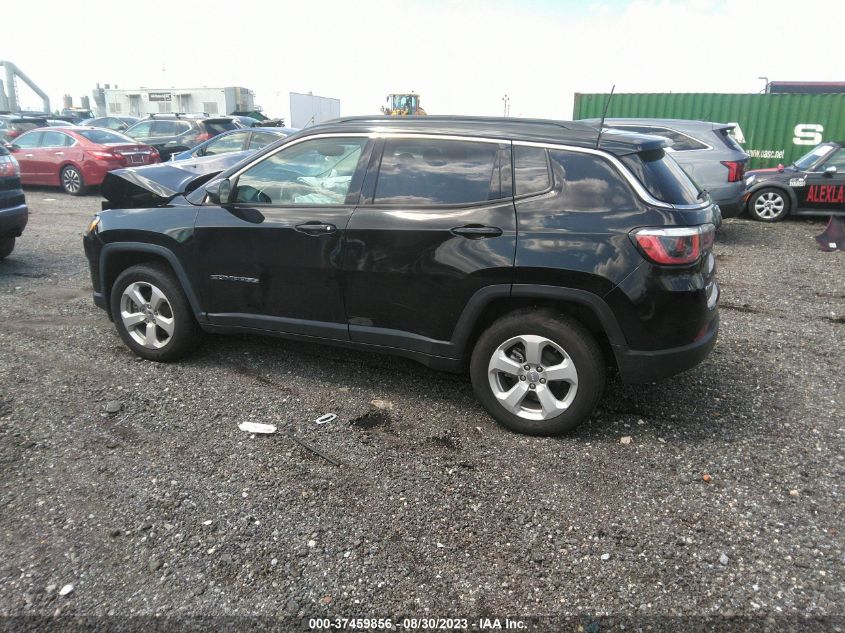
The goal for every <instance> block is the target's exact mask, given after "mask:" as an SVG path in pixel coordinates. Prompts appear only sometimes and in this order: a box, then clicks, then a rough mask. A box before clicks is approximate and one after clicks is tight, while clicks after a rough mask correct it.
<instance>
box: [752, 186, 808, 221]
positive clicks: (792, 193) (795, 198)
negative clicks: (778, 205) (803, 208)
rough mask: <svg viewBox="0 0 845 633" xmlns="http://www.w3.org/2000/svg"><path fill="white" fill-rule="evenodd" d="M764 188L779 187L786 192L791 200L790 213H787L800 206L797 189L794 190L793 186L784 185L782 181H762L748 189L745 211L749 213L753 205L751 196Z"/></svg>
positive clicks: (778, 188) (779, 189)
mask: <svg viewBox="0 0 845 633" xmlns="http://www.w3.org/2000/svg"><path fill="white" fill-rule="evenodd" d="M763 189H777V190H778V191H780V192H782V193H784V194H785V195H786V197H787V199H788V200H789V213H787V214H786V215H790V214H791V213H792V212H793V211H794V210H795V209H796V208H797V207H798V196H797V195H796V193H795V191H793V190H792V187H789V186H787V185H784V184H783V183H780V182H771V181H769V182H761V183H758V184H757V185H755V186H753V187H752V188H751V189H750V190H749V191H748V197H747V198H746V199H745V211H746V213H748V211H749V209H750V207H751V198H753V197H754V196H755V195H757V193H759V192H760V191H762V190H763Z"/></svg>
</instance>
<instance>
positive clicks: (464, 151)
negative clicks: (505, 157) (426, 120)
mask: <svg viewBox="0 0 845 633" xmlns="http://www.w3.org/2000/svg"><path fill="white" fill-rule="evenodd" d="M501 154H502V152H500V151H499V145H498V144H497V143H482V142H477V141H452V140H440V139H419V138H418V139H413V138H412V139H388V140H387V141H386V142H385V144H384V154H383V155H382V159H381V168H380V169H379V174H378V179H377V181H376V190H375V198H374V200H373V202H374V203H375V204H391V205H444V204H472V203H477V202H486V201H488V200H496V199H499V198H501V197H503V196H502V182H501V171H502V170H501V169H500V163H501V159H500V157H501ZM508 169H509V166H508Z"/></svg>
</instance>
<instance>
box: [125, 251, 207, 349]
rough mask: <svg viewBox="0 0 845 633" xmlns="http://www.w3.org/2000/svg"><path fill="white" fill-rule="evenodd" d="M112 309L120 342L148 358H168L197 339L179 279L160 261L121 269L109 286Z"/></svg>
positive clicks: (193, 322) (195, 328)
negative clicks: (112, 283) (110, 286)
mask: <svg viewBox="0 0 845 633" xmlns="http://www.w3.org/2000/svg"><path fill="white" fill-rule="evenodd" d="M110 301H111V313H112V317H113V318H114V324H115V326H116V327H117V331H118V334H120V338H122V339H123V342H124V343H126V345H127V346H128V347H129V348H130V349H131V350H132V351H133V352H135V353H136V354H137V355H138V356H141V357H142V358H146V359H147V360H155V361H171V360H176V359H177V358H180V357H182V356H184V355H185V354H186V353H188V352H189V351H190V350H191V349H193V347H194V346H195V345H196V343H197V339H198V336H199V327H198V325H197V322H196V321H195V320H194V315H193V313H192V312H191V307H190V304H189V303H188V300H187V298H186V297H185V293H184V292H183V291H182V287H181V286H180V285H179V281H178V280H177V279H176V277H175V276H174V275H173V273H172V272H170V270H169V269H167V268H166V267H165V266H163V265H160V264H141V265H138V266H132V267H131V268H127V269H126V270H124V271H123V272H122V273H121V274H120V275H119V276H118V278H117V281H115V282H114V286H112V289H111V299H110Z"/></svg>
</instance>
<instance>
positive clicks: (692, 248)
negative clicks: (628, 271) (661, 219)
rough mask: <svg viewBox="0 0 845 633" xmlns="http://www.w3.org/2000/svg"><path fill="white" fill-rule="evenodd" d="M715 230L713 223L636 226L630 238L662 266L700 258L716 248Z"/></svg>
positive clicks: (685, 262)
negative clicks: (651, 226)
mask: <svg viewBox="0 0 845 633" xmlns="http://www.w3.org/2000/svg"><path fill="white" fill-rule="evenodd" d="M715 232H716V229H715V227H714V226H713V225H712V224H704V225H702V226H683V227H681V226H678V227H670V228H665V229H637V230H635V231H632V232H631V239H632V240H633V241H634V243H635V244H636V245H637V248H639V249H640V252H641V253H642V254H643V255H644V256H645V258H646V259H648V260H649V261H652V262H654V263H655V264H661V265H663V266H679V265H684V264H692V263H693V262H695V261H698V259H699V257H701V255H702V253H706V252H707V251H709V250H710V249H711V248H713V238H714V235H715Z"/></svg>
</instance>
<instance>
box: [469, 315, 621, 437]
mask: <svg viewBox="0 0 845 633" xmlns="http://www.w3.org/2000/svg"><path fill="white" fill-rule="evenodd" d="M538 359H539V362H538ZM538 365H539V369H538ZM526 366H527V367H529V370H526V369H525V367H526ZM497 367H498V368H497ZM500 368H504V369H505V370H502V369H500ZM552 375H554V376H556V377H557V378H556V379H551V378H549V379H548V380H547V379H546V378H545V377H544V376H552ZM470 376H471V378H472V386H473V390H474V391H475V395H476V397H477V398H478V400H479V401H480V402H481V404H482V405H483V406H484V408H485V409H487V411H488V412H489V413H490V415H492V416H493V417H494V418H495V419H496V420H497V421H498V422H500V423H501V424H502V425H504V426H505V427H507V428H509V429H510V430H512V431H516V432H517V433H525V434H527V435H560V434H561V433H565V432H566V431H569V430H571V429H573V428H575V427H576V426H578V425H579V424H581V423H582V422H584V421H585V420H587V418H589V416H590V414H591V413H592V412H593V409H595V407H596V404H598V401H599V399H600V398H601V394H602V391H603V390H604V380H605V367H604V357H603V356H602V353H601V349H600V348H599V346H598V344H597V343H596V340H595V338H593V336H592V335H591V334H590V333H589V332H588V331H587V329H586V328H585V327H584V326H583V325H581V324H580V323H578V322H577V321H575V320H573V319H571V318H569V317H567V316H564V315H561V314H556V313H554V312H551V311H548V310H520V311H518V312H514V313H511V314H509V315H506V316H504V317H502V318H500V319H499V320H498V321H496V322H495V323H493V325H491V326H490V327H489V328H488V329H487V330H485V331H484V333H483V334H482V335H481V337H480V338H479V339H478V342H477V343H476V345H475V348H474V349H473V352H472V360H471V361H470ZM541 381H542V382H541ZM520 385H526V386H525V387H520ZM531 385H534V387H533V388H532V387H531ZM507 394H511V395H512V403H513V404H512V406H510V407H507V406H506V405H505V404H504V402H505V401H506V400H505V398H506V397H507ZM549 396H551V398H550V397H549ZM517 400H518V404H517ZM541 403H545V405H544V404H541Z"/></svg>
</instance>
